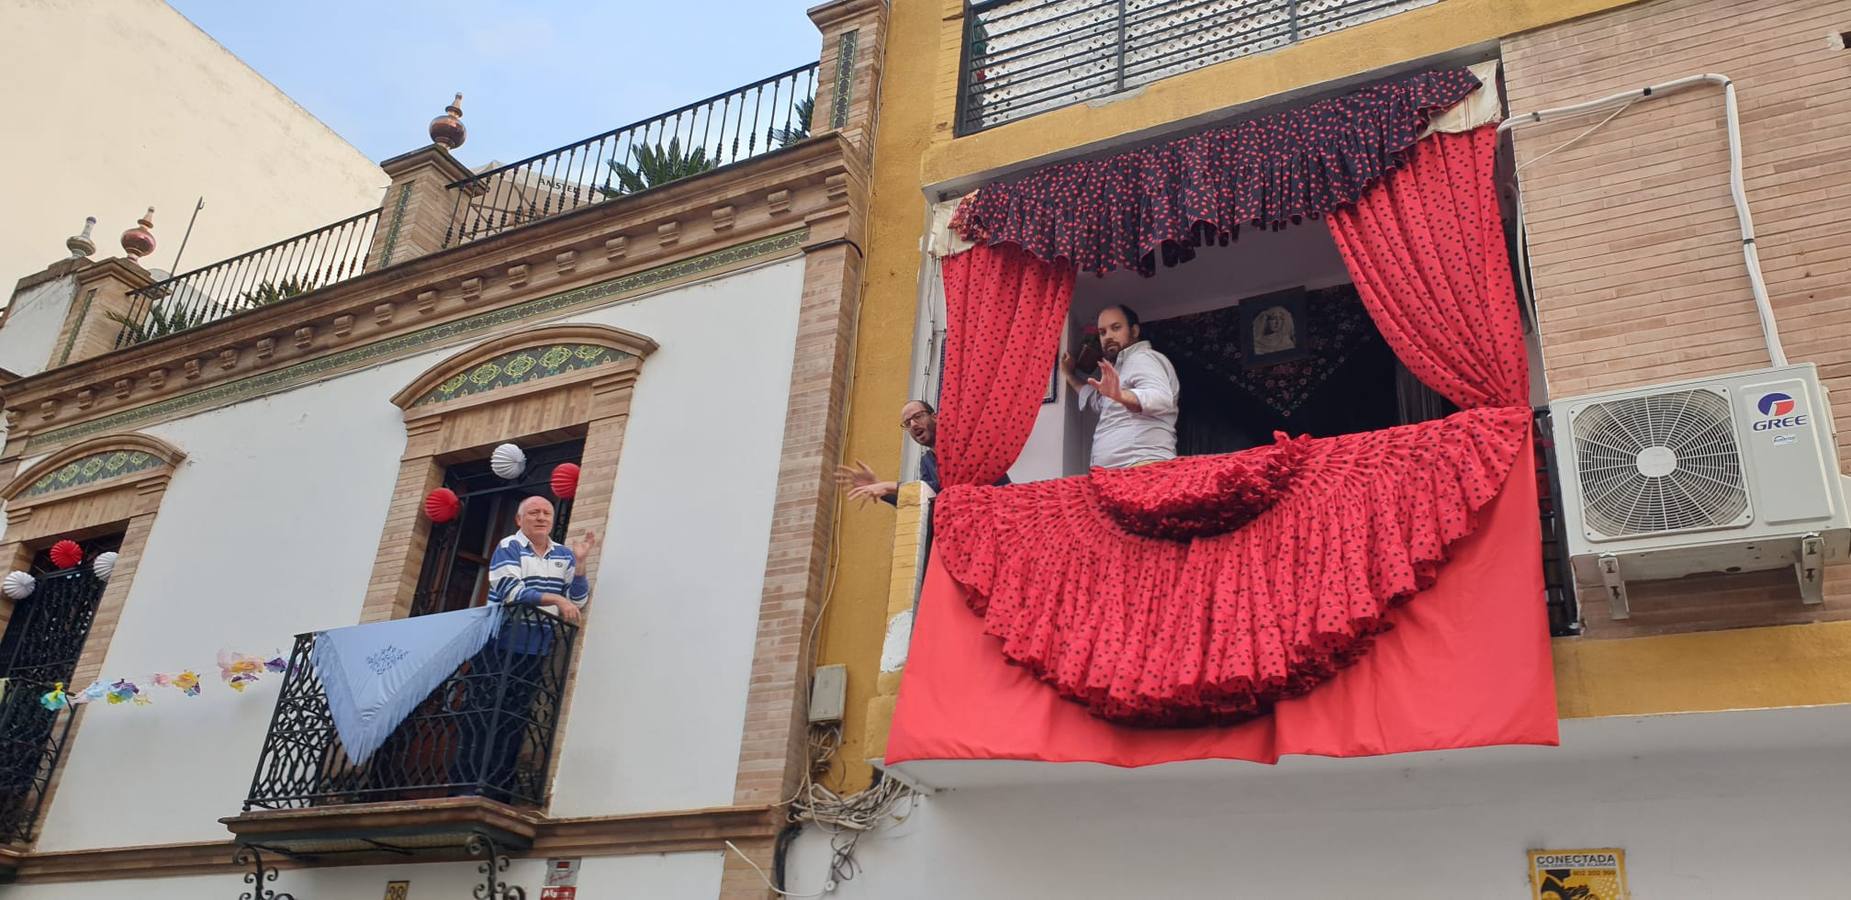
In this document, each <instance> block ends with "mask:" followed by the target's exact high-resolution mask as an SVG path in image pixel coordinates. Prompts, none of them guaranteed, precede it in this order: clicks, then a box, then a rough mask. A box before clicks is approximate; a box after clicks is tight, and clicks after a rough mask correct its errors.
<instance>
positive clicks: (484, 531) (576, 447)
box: [411, 438, 585, 616]
mask: <svg viewBox="0 0 1851 900" xmlns="http://www.w3.org/2000/svg"><path fill="white" fill-rule="evenodd" d="M584 452H585V441H584V440H583V439H582V438H581V439H574V440H569V441H564V442H561V443H557V444H550V445H547V446H545V447H540V448H536V449H529V450H527V451H526V453H527V469H526V471H525V472H523V473H522V474H521V477H519V478H515V479H506V478H502V477H501V476H499V475H496V474H495V473H494V472H493V471H491V470H490V469H489V461H488V457H487V456H486V455H484V456H482V457H481V458H479V459H471V460H468V461H466V462H458V463H452V464H451V465H449V466H446V467H445V468H444V475H443V486H444V487H446V488H449V489H450V490H451V491H453V492H455V494H456V496H457V499H458V500H460V501H462V509H461V510H460V511H459V512H458V513H457V516H456V518H454V519H452V520H450V521H448V522H445V523H443V524H441V525H433V526H432V527H431V535H430V540H429V543H428V544H427V545H426V549H425V556H424V567H423V569H421V570H420V574H419V577H418V592H417V594H415V595H414V596H413V597H412V601H411V614H412V615H414V616H422V615H428V614H430V613H440V612H450V611H452V610H458V609H468V608H469V607H472V606H481V605H482V604H483V603H484V602H486V601H487V599H488V589H489V581H488V570H489V559H490V558H491V557H493V556H494V554H495V545H496V544H497V543H498V542H500V541H501V540H502V539H503V538H505V537H507V536H508V535H510V534H513V533H514V532H515V530H516V528H515V523H514V514H515V511H516V510H517V509H518V508H519V507H520V504H521V501H522V500H525V499H527V498H528V497H546V498H547V499H549V500H552V494H551V489H550V485H549V482H548V479H549V478H550V476H551V474H552V471H553V469H554V467H556V466H559V465H560V464H562V463H573V464H577V463H578V462H579V459H580V457H581V456H583V455H584ZM554 510H555V513H554V517H553V540H554V541H556V542H559V543H562V544H563V543H565V541H566V528H567V527H568V526H569V525H570V524H571V522H572V501H571V500H557V501H554Z"/></svg>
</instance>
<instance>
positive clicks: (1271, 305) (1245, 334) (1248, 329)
mask: <svg viewBox="0 0 1851 900" xmlns="http://www.w3.org/2000/svg"><path fill="white" fill-rule="evenodd" d="M1308 338H1309V336H1308V335H1307V334H1305V289H1304V288H1302V287H1296V288H1291V289H1289V290H1283V291H1275V292H1273V293H1271V294H1261V295H1259V296H1257V297H1248V298H1246V299H1244V300H1242V301H1240V364H1241V368H1243V369H1257V368H1260V367H1262V366H1271V365H1276V364H1278V363H1282V362H1291V361H1292V360H1295V359H1303V358H1304V357H1305V356H1308V355H1309V354H1310V352H1311V351H1310V349H1309V347H1308V343H1309V341H1308Z"/></svg>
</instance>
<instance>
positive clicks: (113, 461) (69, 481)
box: [19, 450, 164, 497]
mask: <svg viewBox="0 0 1851 900" xmlns="http://www.w3.org/2000/svg"><path fill="white" fill-rule="evenodd" d="M163 464H164V463H163V461H162V460H161V458H160V457H158V456H155V455H154V454H152V453H148V452H146V451H142V450H105V451H103V452H102V453H97V454H94V455H91V456H86V457H83V458H81V459H74V460H71V461H70V462H68V463H65V464H64V465H62V466H59V467H58V469H57V471H55V472H52V473H50V474H48V475H46V476H44V477H43V478H40V479H39V480H37V481H34V482H32V484H31V485H29V486H27V488H26V489H25V490H23V491H21V492H20V493H19V495H20V496H21V497H36V496H39V495H40V494H49V493H51V492H53V491H62V490H67V489H70V488H74V487H77V486H78V485H84V484H91V483H94V482H98V481H108V480H109V479H111V478H119V477H121V476H123V475H130V474H133V473H135V472H145V471H147V470H148V469H153V468H156V467H158V466H161V465H163Z"/></svg>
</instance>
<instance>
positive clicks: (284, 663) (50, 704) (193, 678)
mask: <svg viewBox="0 0 1851 900" xmlns="http://www.w3.org/2000/svg"><path fill="white" fill-rule="evenodd" d="M218 667H219V678H220V679H222V680H223V681H224V682H225V684H226V685H227V686H228V687H230V688H231V689H232V690H234V691H237V692H239V693H243V692H244V689H245V688H247V687H250V686H251V685H252V684H255V683H256V682H257V681H259V680H260V679H261V678H262V677H263V676H264V675H265V674H267V673H280V672H287V671H289V661H288V660H285V659H284V658H283V657H281V656H272V657H269V658H265V657H262V656H258V655H256V654H252V653H236V652H233V651H230V650H220V651H219V656H218ZM147 680H148V681H149V683H150V684H151V685H152V686H154V687H169V688H173V689H174V690H177V691H179V692H180V693H181V694H183V695H185V696H188V697H197V696H199V695H200V694H201V693H203V691H204V683H203V681H202V680H201V678H200V675H199V673H198V672H195V671H193V670H192V669H187V670H184V671H182V672H180V673H179V674H177V675H175V674H169V673H165V672H156V673H155V674H154V675H152V676H149V678H148V679H147ZM64 687H65V686H64V682H62V681H60V682H58V683H56V684H54V685H52V688H51V690H49V691H46V692H45V693H44V694H43V695H41V696H40V697H39V705H40V706H43V707H45V708H46V709H49V710H52V711H54V712H55V711H57V710H61V709H65V708H68V707H75V706H82V705H84V704H86V703H97V702H102V703H107V704H110V705H112V706H116V705H121V704H124V703H128V704H132V705H135V706H148V705H151V704H152V703H153V702H154V698H153V697H151V696H149V694H148V692H147V691H144V690H143V689H142V687H141V686H140V685H138V684H136V683H135V682H133V681H130V680H128V679H127V678H119V679H117V680H115V681H113V682H105V681H102V680H101V679H99V680H97V681H94V682H91V684H90V686H89V687H86V688H84V689H83V690H81V691H76V692H71V691H66V690H65V689H64Z"/></svg>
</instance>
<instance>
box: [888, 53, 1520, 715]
mask: <svg viewBox="0 0 1851 900" xmlns="http://www.w3.org/2000/svg"><path fill="white" fill-rule="evenodd" d="M1477 85H1478V82H1477V79H1476V78H1475V77H1473V76H1472V75H1471V74H1470V73H1469V72H1467V71H1465V70H1454V71H1445V72H1434V73H1426V74H1423V75H1418V76H1414V77H1411V78H1408V79H1404V80H1402V81H1400V82H1395V83H1392V84H1388V85H1382V86H1377V87H1372V88H1367V89H1364V90H1361V91H1358V92H1356V93H1354V94H1352V95H1349V96H1346V97H1341V98H1335V99H1333V100H1327V101H1323V102H1321V103H1317V104H1312V105H1311V106H1309V107H1305V108H1302V109H1299V110H1293V111H1290V112H1286V113H1281V114H1278V115H1275V116H1268V117H1263V118H1260V119H1255V120H1252V121H1250V122H1246V123H1242V124H1241V125H1238V126H1234V127H1231V128H1226V129H1218V130H1215V131H1211V132H1206V133H1204V134H1202V135H1195V136H1191V137H1190V138H1187V139H1183V140H1181V141H1176V142H1171V143H1169V144H1165V145H1159V146H1156V147H1152V148H1145V149H1142V150H1137V151H1132V152H1130V153H1126V154H1120V155H1119V156H1114V157H1110V158H1107V159H1101V160H1089V161H1084V162H1080V163H1073V164H1067V165H1062V166H1053V167H1048V168H1047V169H1043V170H1040V171H1038V172H1036V173H1032V174H1030V175H1028V176H1026V177H1024V178H1022V179H1020V180H1018V181H1016V182H1013V183H1011V184H1008V185H1000V186H991V187H985V188H984V189H982V190H981V191H980V192H978V194H977V195H976V196H975V197H974V198H973V199H971V200H968V201H966V203H965V204H964V206H963V207H962V208H961V209H960V211H959V213H958V216H957V218H956V220H954V223H953V227H954V228H959V229H960V230H962V231H963V232H964V233H965V234H966V236H968V237H970V238H972V239H973V240H976V241H977V242H978V247H977V248H976V249H973V250H971V251H968V252H966V253H963V254H959V255H956V256H952V257H948V258H947V259H946V260H945V261H944V277H945V288H946V297H947V310H948V314H949V319H950V321H949V323H948V343H947V349H946V353H947V357H946V366H945V369H946V371H945V389H944V391H943V394H942V398H943V407H944V408H943V410H942V415H941V419H940V431H939V435H940V436H939V448H938V453H939V460H940V466H941V473H942V476H943V483H944V484H945V490H944V494H943V496H942V497H941V498H940V500H939V502H938V504H937V512H936V530H937V535H936V538H935V542H934V556H935V565H938V566H942V567H943V569H944V571H945V572H946V573H948V574H949V575H950V577H951V579H952V580H953V581H955V582H956V584H957V585H958V586H959V587H960V588H961V591H962V594H963V600H964V602H965V603H967V604H968V605H969V607H970V609H971V610H972V611H974V612H976V613H977V614H978V615H979V616H980V617H981V619H982V627H983V631H984V633H985V634H987V635H989V636H990V637H991V638H993V639H995V640H996V641H997V642H998V643H999V644H1000V647H1001V651H1002V655H1003V657H1004V658H1006V659H1007V660H1008V661H1009V662H1010V663H1012V664H1014V665H1015V666H1016V667H1018V668H1019V669H1020V670H1023V671H1025V672H1027V673H1029V674H1030V675H1032V676H1033V677H1034V678H1035V679H1037V680H1038V681H1040V682H1042V683H1044V684H1045V685H1047V686H1051V687H1052V688H1053V689H1054V691H1055V692H1056V693H1057V694H1058V695H1059V696H1061V697H1064V698H1066V699H1068V700H1070V701H1074V702H1076V703H1079V704H1082V705H1084V706H1085V707H1086V709H1087V710H1089V711H1090V712H1091V713H1092V714H1093V715H1094V716H1096V717H1099V718H1102V719H1106V720H1108V721H1112V722H1119V723H1127V724H1138V725H1164V726H1188V725H1203V724H1226V723H1233V722H1238V721H1241V720H1244V719H1247V718H1251V717H1254V716H1258V715H1262V714H1266V713H1269V712H1271V711H1272V710H1273V709H1274V707H1275V706H1276V705H1277V704H1279V703H1281V702H1283V701H1285V700H1288V699H1290V698H1293V697H1297V696H1302V695H1305V694H1306V693H1308V692H1310V691H1311V690H1312V689H1313V688H1315V687H1317V686H1319V685H1320V684H1323V683H1324V682H1326V681H1328V680H1330V679H1331V678H1333V677H1335V676H1336V674H1337V673H1338V672H1340V671H1341V670H1343V669H1345V668H1346V667H1349V666H1351V665H1352V664H1354V663H1355V662H1357V661H1358V660H1359V659H1361V658H1362V657H1363V656H1364V655H1365V654H1367V653H1369V652H1370V650H1371V648H1372V646H1373V644H1374V642H1375V639H1376V638H1377V636H1379V635H1381V634H1382V633H1383V632H1385V631H1387V630H1388V629H1389V628H1391V627H1392V626H1393V625H1394V624H1395V620H1394V619H1393V618H1391V615H1390V613H1391V611H1392V610H1393V609H1394V608H1395V607H1397V606H1398V605H1400V604H1403V603H1406V602H1408V601H1409V600H1410V599H1412V598H1414V597H1415V596H1416V595H1417V594H1419V593H1420V592H1422V591H1424V590H1426V589H1428V588H1429V587H1431V586H1432V585H1433V584H1434V583H1435V580H1436V578H1437V576H1438V573H1439V572H1440V570H1441V568H1442V566H1443V565H1444V564H1445V563H1446V561H1447V560H1448V558H1449V556H1450V554H1451V553H1452V552H1453V548H1454V545H1455V544H1457V543H1459V542H1461V541H1464V540H1466V539H1467V538H1469V537H1471V536H1472V535H1473V534H1474V533H1475V531H1477V529H1478V527H1479V524H1480V519H1481V513H1482V512H1483V511H1484V510H1485V509H1486V507H1487V506H1488V505H1490V504H1491V503H1492V502H1493V501H1494V500H1496V499H1497V497H1498V496H1499V495H1500V493H1501V492H1502V491H1503V488H1504V486H1505V484H1506V483H1507V482H1508V480H1509V478H1508V476H1509V474H1510V472H1511V470H1512V468H1513V467H1514V466H1515V463H1516V461H1517V460H1518V459H1523V458H1527V457H1525V456H1524V455H1523V451H1524V450H1525V449H1526V448H1527V447H1528V446H1529V410H1528V407H1527V384H1528V382H1527V364H1526V361H1525V354H1524V344H1523V339H1522V335H1521V332H1520V327H1519V320H1518V313H1517V307H1516V301H1515V296H1514V290H1513V288H1512V284H1511V273H1510V267H1509V260H1508V258H1507V255H1506V252H1505V247H1504V241H1503V233H1502V226H1501V223H1500V220H1499V216H1498V207H1497V203H1496V198H1495V192H1494V188H1493V184H1492V166H1493V161H1494V157H1495V151H1496V141H1497V139H1496V135H1495V127H1494V126H1486V127H1483V128H1480V129H1478V130H1476V131H1473V132H1470V133H1466V134H1441V135H1435V136H1431V137H1427V138H1424V139H1422V138H1419V135H1420V133H1421V131H1422V130H1423V129H1424V127H1425V124H1426V121H1427V118H1428V117H1429V116H1430V115H1431V114H1432V113H1434V112H1436V111H1438V110H1440V109H1443V108H1445V107H1447V106H1450V105H1452V104H1453V103H1456V102H1457V101H1458V100H1459V99H1461V98H1463V97H1464V96H1465V95H1466V94H1467V93H1469V92H1470V91H1471V90H1472V89H1474V88H1476V87H1477ZM1325 215H1328V216H1329V227H1330V230H1331V233H1332V234H1333V235H1334V237H1335V239H1336V241H1337V243H1338V246H1339V248H1340V249H1341V250H1342V252H1343V257H1344V259H1345V261H1346V263H1347V265H1348V267H1349V269H1350V271H1351V273H1352V276H1353V278H1354V280H1355V282H1356V285H1357V288H1358V291H1359V293H1360V295H1361V297H1362V299H1363V301H1364V303H1365V305H1366V306H1367V308H1368V310H1369V312H1370V315H1371V317H1372V318H1373V320H1374V321H1375V322H1376V324H1377V326H1378V328H1379V329H1380V330H1381V331H1382V333H1383V335H1384V336H1385V338H1386V339H1387V341H1388V343H1389V345H1390V346H1391V347H1392V348H1393V349H1394V351H1395V352H1396V354H1397V355H1398V356H1399V357H1400V358H1401V359H1402V360H1403V361H1404V362H1405V363H1406V364H1407V365H1408V367H1409V369H1410V370H1411V371H1413V372H1414V373H1415V374H1416V375H1417V376H1418V377H1420V378H1421V379H1422V380H1423V381H1425V382H1426V383H1427V384H1429V385H1430V386H1432V387H1433V388H1434V389H1436V390H1438V391H1440V392H1441V393H1443V394H1445V395H1446V396H1447V397H1448V398H1450V399H1452V400H1453V401H1454V402H1455V403H1457V404H1459V405H1460V406H1461V407H1462V408H1463V410H1464V411H1463V412H1460V413H1458V414H1456V415H1454V416H1452V417H1450V418H1447V419H1444V420H1438V421H1432V422H1422V423H1418V424H1415V425H1409V426H1403V427H1400V428H1394V429H1387V430H1384V431H1378V432H1373V433H1368V434H1358V435H1342V436H1337V437H1323V438H1303V439H1297V440H1290V439H1284V438H1283V436H1282V441H1281V443H1280V444H1279V445H1278V446H1275V447H1269V448H1257V449H1255V450H1250V451H1245V452H1244V453H1242V454H1235V455H1232V456H1219V457H1189V458H1184V459H1179V460H1176V461H1174V462H1170V463H1162V464H1159V465H1156V466H1151V467H1148V468H1147V469H1143V470H1138V471H1137V472H1135V473H1132V474H1129V475H1127V474H1124V473H1108V472H1095V473H1092V474H1090V475H1081V476H1075V477H1071V478H1065V479H1057V480H1053V481H1044V482H1037V483H1033V484H1026V485H1017V486H1010V487H1001V488H998V487H990V486H987V485H988V484H989V482H991V481H993V480H994V479H995V478H996V477H997V476H998V475H1000V474H1002V473H1003V472H1004V471H1005V470H1006V469H1007V467H1008V466H1009V465H1010V464H1011V463H1012V462H1013V461H1014V459H1015V457H1016V455H1017V454H1019V453H1020V452H1021V449H1022V447H1023V445H1024V444H1025V442H1026V440H1027V438H1028V434H1029V431H1030V430H1031V429H1032V427H1033V424H1034V419H1035V413H1036V410H1037V409H1038V408H1039V399H1040V396H1041V394H1042V391H1043V390H1044V389H1045V385H1046V383H1047V378H1048V368H1049V366H1051V365H1052V364H1053V361H1054V353H1055V348H1056V346H1057V345H1058V338H1059V333H1060V328H1061V325H1062V322H1063V321H1064V319H1065V316H1066V313H1067V306H1068V301H1069V300H1070V298H1071V295H1072V287H1073V277H1074V273H1075V271H1076V270H1078V269H1085V270H1088V271H1097V272H1105V271H1110V270H1113V269H1131V270H1136V271H1145V272H1148V271H1150V270H1151V268H1152V267H1154V265H1155V264H1156V262H1157V261H1158V260H1160V259H1164V260H1173V259H1179V258H1186V256H1187V255H1188V253H1189V252H1190V248H1192V247H1195V246H1200V245H1201V244H1203V243H1206V242H1208V241H1211V240H1224V239H1226V238H1227V237H1228V236H1230V235H1231V234H1232V232H1233V230H1234V229H1235V228H1237V227H1238V225H1239V224H1242V223H1259V224H1265V225H1272V224H1278V223H1283V222H1288V221H1297V220H1300V219H1303V218H1309V217H1318V216H1325ZM1505 521H1508V522H1511V523H1514V524H1511V525H1509V526H1507V529H1509V530H1510V531H1509V534H1500V535H1498V536H1496V537H1497V539H1498V540H1499V541H1508V542H1509V543H1510V544H1511V545H1512V546H1511V547H1510V548H1509V549H1510V550H1511V551H1512V553H1513V554H1514V558H1515V559H1516V560H1517V561H1513V563H1512V564H1511V565H1512V566H1513V572H1514V573H1515V574H1513V575H1512V576H1511V578H1512V579H1513V580H1512V581H1511V582H1510V583H1513V584H1514V583H1516V582H1517V581H1523V583H1524V584H1527V583H1528V580H1527V577H1528V574H1531V573H1528V570H1527V569H1524V571H1523V572H1516V569H1522V568H1523V567H1525V566H1528V567H1530V568H1534V569H1535V570H1536V571H1535V572H1534V573H1533V574H1534V575H1535V576H1536V579H1535V580H1536V582H1537V583H1538V584H1540V558H1539V556H1538V554H1537V553H1536V551H1535V543H1536V537H1535V527H1536V526H1535V519H1534V517H1533V514H1532V517H1531V518H1530V519H1529V520H1528V523H1527V524H1525V522H1524V521H1523V519H1521V518H1510V517H1508V516H1507V517H1506V518H1505ZM1519 530H1521V533H1519ZM1519 550H1521V551H1523V553H1524V554H1527V556H1525V555H1522V554H1517V553H1516V551H1519ZM1525 560H1527V561H1525ZM1519 576H1522V577H1519ZM928 599H930V598H928ZM1532 601H1536V598H1531V597H1522V598H1518V599H1517V601H1516V602H1525V603H1527V602H1532ZM1537 602H1539V601H1537ZM1540 610H1541V606H1540V605H1537V606H1536V611H1537V615H1538V616H1540ZM919 639H922V640H923V639H925V637H924V635H919ZM1546 641H1547V637H1546V631H1544V630H1540V629H1539V630H1538V631H1537V632H1536V642H1540V643H1539V646H1540V647H1541V648H1542V652H1543V653H1545V654H1546V652H1547V643H1546ZM1537 708H1541V706H1540V705H1538V707H1537Z"/></svg>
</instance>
